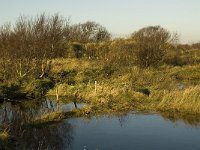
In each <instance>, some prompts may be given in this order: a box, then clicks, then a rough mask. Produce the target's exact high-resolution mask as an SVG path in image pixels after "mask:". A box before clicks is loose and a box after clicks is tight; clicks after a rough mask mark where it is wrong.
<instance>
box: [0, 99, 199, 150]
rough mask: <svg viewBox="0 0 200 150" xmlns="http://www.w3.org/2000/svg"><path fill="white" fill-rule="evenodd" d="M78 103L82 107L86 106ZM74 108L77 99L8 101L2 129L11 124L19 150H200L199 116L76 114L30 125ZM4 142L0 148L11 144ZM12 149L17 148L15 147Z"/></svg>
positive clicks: (0, 113) (1, 111)
mask: <svg viewBox="0 0 200 150" xmlns="http://www.w3.org/2000/svg"><path fill="white" fill-rule="evenodd" d="M84 106H85V104H84V103H80V104H77V108H82V107H84ZM57 109H59V111H65V112H66V111H71V110H72V109H76V107H75V105H74V103H66V104H64V103H62V104H59V106H57V104H56V103H55V101H51V100H49V99H44V100H32V101H24V102H20V103H9V102H4V103H3V104H1V105H0V127H2V126H6V127H7V129H8V130H9V133H10V134H11V136H12V137H13V138H14V139H15V140H16V141H15V140H14V141H15V142H14V144H13V145H14V148H15V149H17V150H35V149H37V150H66V149H69V150H133V149H135V150H169V149H175V150H179V149H180V150H199V149H200V125H199V122H200V121H199V120H200V118H199V117H194V116H189V117H185V118H183V117H181V115H180V116H179V115H175V116H174V117H173V115H171V114H170V115H169V114H168V115H166V114H162V115H161V114H155V113H145V114H144V113H138V112H137V113H136V112H130V113H128V114H126V115H121V116H109V115H105V116H100V117H92V118H71V119H66V120H64V121H62V122H59V123H56V124H46V125H43V126H39V127H31V126H28V125H27V123H29V121H30V120H31V119H33V118H35V117H38V116H40V115H43V114H45V113H48V112H54V111H57ZM9 146H10V145H5V143H2V142H1V141H0V149H3V148H5V147H9ZM12 149H13V148H12Z"/></svg>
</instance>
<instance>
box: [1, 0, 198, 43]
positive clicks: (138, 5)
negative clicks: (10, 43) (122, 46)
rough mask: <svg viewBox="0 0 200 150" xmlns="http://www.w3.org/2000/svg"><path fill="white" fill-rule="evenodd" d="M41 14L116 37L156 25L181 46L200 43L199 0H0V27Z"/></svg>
mask: <svg viewBox="0 0 200 150" xmlns="http://www.w3.org/2000/svg"><path fill="white" fill-rule="evenodd" d="M44 12H45V13H46V14H50V15H51V14H55V13H59V14H60V15H61V16H63V17H66V18H69V17H70V20H71V22H72V23H80V22H86V21H95V22H97V23H100V24H101V25H103V26H105V27H106V28H107V29H108V30H109V31H110V32H111V33H112V34H113V35H114V36H117V37H118V36H128V35H130V34H131V33H133V32H134V31H137V30H139V29H141V28H143V27H146V26H152V25H160V26H162V27H164V28H166V29H168V30H169V31H171V32H176V33H178V34H179V36H180V42H181V43H194V42H200V0H0V25H3V24H4V23H7V22H11V23H14V22H15V21H16V19H17V18H18V17H19V16H20V15H23V16H27V17H29V16H30V17H32V16H36V15H38V14H40V13H44Z"/></svg>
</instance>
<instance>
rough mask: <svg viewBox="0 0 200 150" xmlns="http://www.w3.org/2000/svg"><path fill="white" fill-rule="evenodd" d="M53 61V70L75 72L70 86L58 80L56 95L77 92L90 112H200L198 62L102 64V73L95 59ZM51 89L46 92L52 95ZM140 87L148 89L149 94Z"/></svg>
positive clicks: (199, 68) (53, 91) (199, 73)
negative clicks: (154, 65) (148, 65)
mask: <svg viewBox="0 0 200 150" xmlns="http://www.w3.org/2000/svg"><path fill="white" fill-rule="evenodd" d="M57 61H58V62H57ZM54 64H57V65H55V66H53V69H52V72H53V73H58V72H59V70H68V71H69V70H73V71H74V70H75V71H76V72H77V74H76V75H75V76H74V80H75V84H74V85H69V84H68V83H62V82H61V83H60V84H58V85H57V86H58V92H59V95H60V96H72V97H74V96H75V95H76V94H77V93H78V98H79V99H81V101H83V102H86V103H88V105H89V106H90V107H89V108H88V110H87V111H88V112H90V113H92V112H95V113H97V112H122V111H131V110H149V111H159V112H163V111H166V112H181V113H186V114H200V102H199V101H200V97H199V95H200V87H199V86H198V85H199V83H200V71H199V70H200V66H199V65H193V66H182V67H180V66H179V67H173V66H168V65H163V66H160V67H159V68H147V69H140V68H139V67H136V66H132V67H123V68H118V69H115V70H113V69H112V67H106V69H110V68H111V69H112V70H111V71H109V70H106V72H105V70H104V66H103V64H100V65H98V61H88V60H87V61H85V60H76V59H71V60H66V61H64V60H55V61H54ZM58 64H59V65H58ZM95 64H96V65H95ZM107 72H109V73H111V74H110V75H109V77H108V76H105V73H107ZM95 80H96V81H97V91H96V92H95V87H94V86H95V85H94V81H95ZM55 88H56V87H55ZM55 88H54V89H51V90H49V91H48V95H55ZM141 89H145V90H146V91H147V90H148V92H150V95H149V96H148V94H145V93H143V92H141ZM83 111H85V110H84V109H83ZM83 113H84V112H83ZM86 114H87V113H86Z"/></svg>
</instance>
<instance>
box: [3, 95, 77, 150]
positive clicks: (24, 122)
mask: <svg viewBox="0 0 200 150" xmlns="http://www.w3.org/2000/svg"><path fill="white" fill-rule="evenodd" d="M74 107H75V106H74ZM63 108H68V109H73V107H72V105H71V104H70V105H69V106H67V105H63ZM55 110H56V104H55V103H54V102H53V101H50V100H48V99H44V100H31V101H24V102H23V103H8V102H5V103H3V104H2V105H1V106H0V124H1V126H3V127H4V128H7V130H8V131H9V134H10V135H11V136H12V141H16V142H15V143H13V144H15V147H16V149H19V150H29V149H30V150H32V149H39V150H40V149H41V150H43V149H48V150H51V149H52V150H54V149H59V150H60V149H61V150H62V149H64V147H65V149H66V148H67V147H70V145H71V141H72V140H73V136H72V135H73V128H72V126H71V125H70V124H69V123H67V122H66V121H65V122H63V123H62V122H61V123H58V124H51V125H45V126H40V127H31V126H30V125H28V123H29V122H30V121H31V120H32V119H33V118H35V117H37V116H40V115H42V114H45V113H47V112H53V111H55ZM0 149H3V146H2V142H0Z"/></svg>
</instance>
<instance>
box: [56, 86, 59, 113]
mask: <svg viewBox="0 0 200 150" xmlns="http://www.w3.org/2000/svg"><path fill="white" fill-rule="evenodd" d="M56 102H57V110H59V94H58V85H56Z"/></svg>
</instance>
